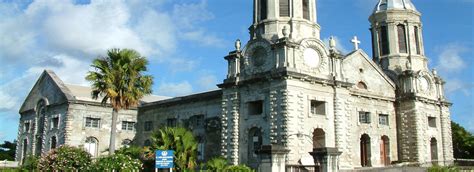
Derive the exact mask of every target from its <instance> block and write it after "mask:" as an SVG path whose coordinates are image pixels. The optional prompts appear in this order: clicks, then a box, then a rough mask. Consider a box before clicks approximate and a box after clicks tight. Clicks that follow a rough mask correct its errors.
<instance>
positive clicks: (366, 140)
mask: <svg viewBox="0 0 474 172" xmlns="http://www.w3.org/2000/svg"><path fill="white" fill-rule="evenodd" d="M370 156H371V154H370V137H369V135H367V134H363V135H362V136H361V137H360V165H361V166H362V167H370V166H371V163H370Z"/></svg>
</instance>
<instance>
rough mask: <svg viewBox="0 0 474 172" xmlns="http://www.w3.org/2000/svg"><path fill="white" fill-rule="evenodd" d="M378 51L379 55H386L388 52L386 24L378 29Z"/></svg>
mask: <svg viewBox="0 0 474 172" xmlns="http://www.w3.org/2000/svg"><path fill="white" fill-rule="evenodd" d="M378 32H379V52H380V55H381V56H383V55H387V54H389V53H390V49H389V46H388V30H387V26H381V27H380V29H379V31H378Z"/></svg>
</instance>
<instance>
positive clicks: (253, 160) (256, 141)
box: [248, 127, 262, 168]
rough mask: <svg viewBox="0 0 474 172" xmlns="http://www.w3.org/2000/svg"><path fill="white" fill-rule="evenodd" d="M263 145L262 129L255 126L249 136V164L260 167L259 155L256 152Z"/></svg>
mask: <svg viewBox="0 0 474 172" xmlns="http://www.w3.org/2000/svg"><path fill="white" fill-rule="evenodd" d="M260 146H262V132H261V131H260V129H258V128H256V127H254V128H252V129H250V131H249V138H248V162H249V163H248V165H249V166H250V167H252V168H257V167H258V156H257V153H256V152H255V151H256V150H257V149H260Z"/></svg>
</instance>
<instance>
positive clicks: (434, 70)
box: [431, 68, 438, 76]
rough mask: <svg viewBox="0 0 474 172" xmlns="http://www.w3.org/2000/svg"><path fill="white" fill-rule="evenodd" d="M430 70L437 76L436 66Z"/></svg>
mask: <svg viewBox="0 0 474 172" xmlns="http://www.w3.org/2000/svg"><path fill="white" fill-rule="evenodd" d="M431 72H432V73H433V75H434V76H438V71H436V68H433V70H431Z"/></svg>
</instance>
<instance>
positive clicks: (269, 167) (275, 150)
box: [257, 145, 290, 172]
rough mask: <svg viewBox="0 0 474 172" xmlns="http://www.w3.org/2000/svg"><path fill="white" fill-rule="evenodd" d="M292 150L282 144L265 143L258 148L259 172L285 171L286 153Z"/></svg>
mask: <svg viewBox="0 0 474 172" xmlns="http://www.w3.org/2000/svg"><path fill="white" fill-rule="evenodd" d="M288 152H290V150H288V149H285V147H284V146H280V145H263V146H261V147H260V149H259V150H257V154H258V156H259V160H260V162H259V167H258V171H259V172H269V171H271V172H285V170H286V169H285V167H286V163H285V159H286V154H288Z"/></svg>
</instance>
